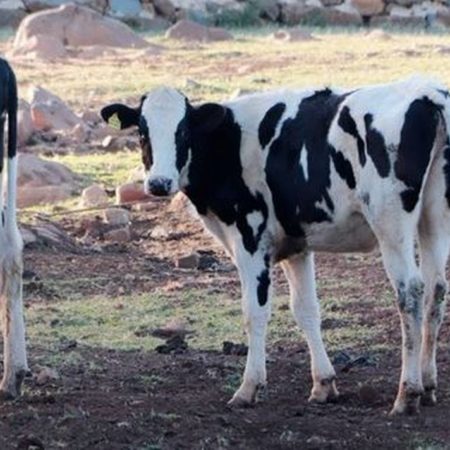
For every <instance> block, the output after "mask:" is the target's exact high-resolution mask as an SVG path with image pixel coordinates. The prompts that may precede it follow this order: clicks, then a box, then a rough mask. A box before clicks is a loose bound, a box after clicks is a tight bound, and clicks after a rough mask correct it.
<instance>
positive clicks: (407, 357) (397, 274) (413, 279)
mask: <svg viewBox="0 0 450 450" xmlns="http://www.w3.org/2000/svg"><path fill="white" fill-rule="evenodd" d="M415 228H416V222H415V221H414V218H413V217H410V218H408V217H406V218H405V220H403V221H402V220H401V218H400V220H398V221H397V223H396V226H392V227H386V228H385V229H384V231H383V232H381V233H379V234H378V233H377V235H378V240H379V243H380V249H381V253H382V256H383V263H384V266H385V269H386V271H387V273H388V275H389V278H390V280H391V283H392V285H393V287H394V289H395V291H396V294H397V309H398V312H399V314H400V319H401V330H402V371H401V377H400V385H399V390H398V394H397V398H396V400H395V404H394V408H393V410H392V414H400V413H407V414H412V413H415V412H417V411H418V406H419V399H420V395H421V394H422V392H423V385H422V371H421V368H420V347H421V341H422V332H421V327H422V316H423V297H424V282H423V280H422V276H421V273H420V271H419V268H418V267H417V264H416V260H415V253H414V231H415ZM378 231H379V230H378Z"/></svg>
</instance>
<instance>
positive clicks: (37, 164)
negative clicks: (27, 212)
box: [17, 154, 78, 208]
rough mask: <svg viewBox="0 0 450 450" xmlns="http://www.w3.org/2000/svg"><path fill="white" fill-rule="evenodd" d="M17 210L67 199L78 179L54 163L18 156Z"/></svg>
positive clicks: (31, 156) (69, 171) (30, 156)
mask: <svg viewBox="0 0 450 450" xmlns="http://www.w3.org/2000/svg"><path fill="white" fill-rule="evenodd" d="M17 186H18V192H17V194H18V195H17V202H18V206H19V208H25V207H28V206H33V205H37V204H42V203H56V202H60V201H63V200H66V199H68V198H69V197H70V196H71V195H72V193H73V192H74V191H75V190H76V189H77V187H78V177H77V176H76V175H75V174H74V173H73V172H72V171H71V170H70V169H69V168H67V167H66V166H64V165H63V164H61V163H58V162H56V161H49V160H44V159H41V158H39V157H37V156H36V155H31V154H19V159H18V173H17Z"/></svg>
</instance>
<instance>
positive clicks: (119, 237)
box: [105, 227, 131, 242]
mask: <svg viewBox="0 0 450 450" xmlns="http://www.w3.org/2000/svg"><path fill="white" fill-rule="evenodd" d="M105 239H106V240H108V241H112V242H128V241H129V240H130V239H131V232H130V228H129V227H124V228H117V229H115V230H110V231H108V232H106V233H105Z"/></svg>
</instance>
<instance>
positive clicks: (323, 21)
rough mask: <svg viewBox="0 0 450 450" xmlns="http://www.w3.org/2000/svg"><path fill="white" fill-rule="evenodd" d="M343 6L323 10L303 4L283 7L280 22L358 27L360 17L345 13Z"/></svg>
mask: <svg viewBox="0 0 450 450" xmlns="http://www.w3.org/2000/svg"><path fill="white" fill-rule="evenodd" d="M343 6H344V5H339V6H336V7H330V8H324V7H317V6H308V5H306V4H303V3H298V4H297V3H292V4H287V5H284V7H283V8H282V12H281V21H282V23H285V24H287V25H298V24H302V23H305V24H311V23H314V24H317V25H359V24H360V23H361V17H360V15H359V14H357V13H356V12H354V13H353V12H351V11H346V10H345V9H343Z"/></svg>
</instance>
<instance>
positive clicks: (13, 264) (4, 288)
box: [0, 230, 28, 399]
mask: <svg viewBox="0 0 450 450" xmlns="http://www.w3.org/2000/svg"><path fill="white" fill-rule="evenodd" d="M2 231H3V234H2V239H1V241H2V242H3V243H4V244H5V245H4V246H2V249H3V254H2V256H1V263H0V270H1V273H0V302H1V305H0V307H1V318H2V326H3V346H4V363H3V369H4V370H3V379H2V382H1V383H0V397H1V398H3V399H10V398H14V397H16V396H18V395H20V388H21V385H22V381H23V379H24V377H25V375H26V373H27V372H28V364H27V357H26V350H25V325H24V319H23V306H22V241H21V238H20V235H19V232H18V231H17V230H13V231H12V232H11V233H8V234H7V235H5V233H4V231H5V230H2Z"/></svg>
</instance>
